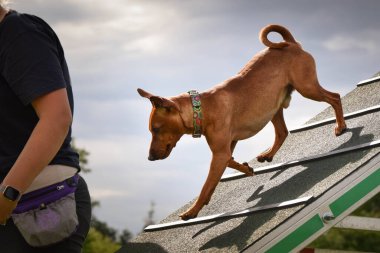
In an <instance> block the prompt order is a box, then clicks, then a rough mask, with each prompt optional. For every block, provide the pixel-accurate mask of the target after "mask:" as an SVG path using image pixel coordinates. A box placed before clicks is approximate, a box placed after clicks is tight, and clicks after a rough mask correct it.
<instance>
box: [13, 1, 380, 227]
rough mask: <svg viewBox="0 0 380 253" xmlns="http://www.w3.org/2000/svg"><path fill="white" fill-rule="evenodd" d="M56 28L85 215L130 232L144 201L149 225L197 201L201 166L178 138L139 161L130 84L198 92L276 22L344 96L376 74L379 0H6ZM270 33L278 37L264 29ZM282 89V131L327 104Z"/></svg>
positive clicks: (264, 138) (243, 153)
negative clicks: (286, 101)
mask: <svg viewBox="0 0 380 253" xmlns="http://www.w3.org/2000/svg"><path fill="white" fill-rule="evenodd" d="M12 2H13V3H12V5H11V8H13V9H15V10H18V11H20V12H27V13H32V14H35V15H38V16H40V17H42V18H43V19H45V20H46V21H47V22H48V23H49V24H50V25H51V26H52V27H53V29H54V30H55V31H56V32H57V34H58V36H59V37H60V39H61V42H62V44H63V47H64V49H65V53H66V58H67V61H68V64H69V68H70V72H71V78H72V83H73V89H74V93H75V118H74V121H75V122H74V125H73V135H74V137H75V139H76V144H77V146H79V147H81V148H85V149H86V150H88V151H89V152H90V157H89V160H90V162H89V167H90V168H92V172H91V173H90V174H88V175H85V177H86V179H87V182H88V184H89V187H90V190H91V193H92V197H93V198H94V199H96V200H99V201H100V202H101V207H100V208H98V209H96V210H95V214H96V215H97V216H98V217H99V218H100V219H102V220H105V221H106V222H107V223H109V225H111V226H113V227H116V228H118V229H120V230H121V229H124V228H128V229H129V230H131V231H132V232H133V233H137V232H139V231H141V229H142V226H143V223H144V218H146V217H147V214H148V210H149V207H150V202H151V201H154V202H155V203H156V206H155V211H156V212H155V219H156V221H159V220H161V219H162V218H164V217H166V216H167V215H168V214H169V213H171V212H173V211H174V210H176V209H178V208H179V207H180V206H182V205H183V204H185V203H187V202H189V201H190V200H191V199H193V198H194V197H196V196H197V195H198V194H199V192H200V189H201V187H202V185H203V183H204V180H205V178H206V175H207V172H208V166H209V161H210V151H209V149H208V146H207V144H206V142H205V140H204V138H202V139H192V138H191V137H184V138H183V139H182V140H180V142H179V143H178V145H177V147H176V148H175V150H173V152H172V154H171V156H170V157H169V158H167V159H166V160H163V161H156V162H149V161H148V160H147V156H148V148H149V143H150V133H149V132H148V118H149V112H150V108H151V105H150V103H149V101H147V100H145V99H143V98H141V97H140V96H139V95H138V94H137V92H136V89H137V88H138V87H141V88H143V89H146V90H148V91H150V92H152V93H154V94H157V95H161V96H172V95H176V94H178V93H182V92H186V91H188V90H190V89H198V90H199V91H202V90H205V89H207V88H209V87H211V86H213V85H215V84H218V83H219V82H222V81H223V80H225V79H226V78H229V77H230V76H232V75H234V74H235V73H237V72H238V71H239V70H240V69H241V68H242V67H243V66H244V64H245V63H246V62H247V61H248V60H249V59H250V58H251V57H252V56H253V55H254V54H256V53H257V52H258V51H259V50H262V49H263V48H264V46H263V45H262V44H261V43H260V42H259V40H258V33H259V31H260V29H261V28H262V27H264V26H265V25H267V24H270V23H278V24H282V25H284V26H286V27H288V29H289V30H290V31H291V32H292V34H293V36H294V37H295V38H296V40H297V41H300V42H301V43H302V45H303V48H304V49H305V50H306V51H308V52H310V53H311V54H312V55H313V56H314V58H315V60H316V63H317V71H318V78H319V81H320V83H321V84H322V85H323V86H324V87H325V88H326V89H328V90H331V91H335V92H339V93H340V94H341V95H344V94H346V93H347V92H349V91H351V90H352V89H354V88H355V85H356V83H357V82H359V81H361V80H363V79H367V78H370V77H371V76H372V75H373V74H375V73H376V72H378V71H379V70H380V64H379V61H380V60H379V59H380V47H379V46H378V43H379V41H380V17H379V12H380V1H378V0H372V1H369V0H363V1H357V0H340V1H338V0H319V1H315V0H314V1H313V0H275V1H271V0H263V1H253V0H246V1H242V0H218V1H217V0H200V1H195V0H194V1H190V0H189V1H180V0H177V1H174V0H173V1H164V0H139V1H137V0H136V1H133V0H132V1H122V0H112V1H104V0H80V1H78V0H60V1H52V0H12ZM271 38H272V39H273V40H276V39H278V37H276V36H271ZM326 107H327V104H323V103H318V102H314V101H310V100H306V99H304V98H302V97H301V96H300V95H298V94H294V95H293V100H292V102H291V106H290V108H289V109H287V110H286V111H285V121H286V122H287V125H288V128H292V127H295V126H298V125H300V124H302V123H303V122H305V121H306V120H308V119H309V118H311V117H312V116H314V115H315V114H316V113H318V112H320V111H321V110H322V109H324V108H326ZM273 138H274V133H273V128H272V126H271V125H270V124H269V125H268V127H266V128H265V129H264V130H263V131H262V132H261V133H260V134H259V135H257V136H256V137H254V138H251V139H249V140H247V141H244V142H240V143H239V144H238V146H237V148H236V150H235V154H234V157H235V159H236V160H239V161H249V160H251V159H253V158H254V157H255V156H256V155H258V153H260V152H261V151H263V150H265V149H266V148H268V147H269V145H271V144H272V142H273Z"/></svg>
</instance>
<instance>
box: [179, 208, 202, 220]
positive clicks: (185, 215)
mask: <svg viewBox="0 0 380 253" xmlns="http://www.w3.org/2000/svg"><path fill="white" fill-rule="evenodd" d="M197 216H198V212H197V211H195V210H194V209H193V208H190V209H188V210H187V211H186V212H184V213H181V214H180V215H179V217H181V219H182V220H190V219H194V218H196V217H197Z"/></svg>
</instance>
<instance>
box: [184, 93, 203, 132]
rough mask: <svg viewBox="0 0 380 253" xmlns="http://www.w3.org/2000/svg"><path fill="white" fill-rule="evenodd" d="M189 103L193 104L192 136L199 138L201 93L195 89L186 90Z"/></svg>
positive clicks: (200, 130)
mask: <svg viewBox="0 0 380 253" xmlns="http://www.w3.org/2000/svg"><path fill="white" fill-rule="evenodd" d="M187 93H189V95H190V98H191V104H192V105H193V125H194V132H193V137H194V138H199V137H201V136H202V119H203V116H202V108H201V95H200V94H199V93H198V91H196V90H191V91H188V92H187Z"/></svg>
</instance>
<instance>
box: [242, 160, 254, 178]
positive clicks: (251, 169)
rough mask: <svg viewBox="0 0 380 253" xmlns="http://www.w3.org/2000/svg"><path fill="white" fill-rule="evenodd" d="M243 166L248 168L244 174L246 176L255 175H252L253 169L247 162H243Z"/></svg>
mask: <svg viewBox="0 0 380 253" xmlns="http://www.w3.org/2000/svg"><path fill="white" fill-rule="evenodd" d="M243 165H244V166H247V167H248V172H246V173H245V174H246V175H247V176H254V175H255V173H253V168H252V167H251V166H249V164H248V163H247V162H244V163H243Z"/></svg>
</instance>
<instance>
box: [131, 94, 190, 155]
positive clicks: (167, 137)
mask: <svg viewBox="0 0 380 253" xmlns="http://www.w3.org/2000/svg"><path fill="white" fill-rule="evenodd" d="M137 92H138V93H139V94H140V96H142V97H144V98H147V99H149V100H150V101H151V102H152V111H151V113H150V119H149V131H150V132H151V133H152V142H151V144H150V149H149V157H148V159H149V160H150V161H155V160H161V159H165V158H166V157H168V156H169V155H170V152H171V151H172V149H173V148H174V147H175V145H176V143H177V142H178V140H179V139H180V138H181V137H182V135H183V134H184V126H183V122H182V119H181V116H180V111H181V110H180V107H179V104H177V103H176V102H175V101H173V100H171V99H168V98H163V97H160V96H155V95H152V94H150V93H149V92H146V91H144V90H142V89H137Z"/></svg>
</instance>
